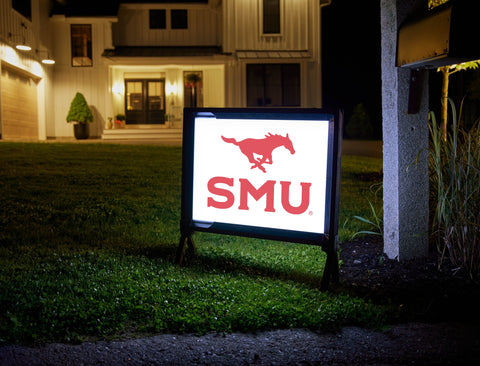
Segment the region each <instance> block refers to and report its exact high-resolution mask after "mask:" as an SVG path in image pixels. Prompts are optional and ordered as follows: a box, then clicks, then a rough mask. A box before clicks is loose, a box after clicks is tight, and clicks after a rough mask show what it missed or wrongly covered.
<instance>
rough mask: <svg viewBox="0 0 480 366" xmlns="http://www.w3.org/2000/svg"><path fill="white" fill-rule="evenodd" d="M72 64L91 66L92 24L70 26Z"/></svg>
mask: <svg viewBox="0 0 480 366" xmlns="http://www.w3.org/2000/svg"><path fill="white" fill-rule="evenodd" d="M71 35H72V39H71V47H72V66H80V67H81V66H92V65H93V61H92V25H91V24H72V26H71Z"/></svg>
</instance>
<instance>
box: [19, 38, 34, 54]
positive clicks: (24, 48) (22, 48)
mask: <svg viewBox="0 0 480 366" xmlns="http://www.w3.org/2000/svg"><path fill="white" fill-rule="evenodd" d="M15 48H16V49H17V50H20V51H31V50H32V47H30V46H29V45H27V44H26V43H25V40H24V41H23V43H19V44H17V45H16V46H15Z"/></svg>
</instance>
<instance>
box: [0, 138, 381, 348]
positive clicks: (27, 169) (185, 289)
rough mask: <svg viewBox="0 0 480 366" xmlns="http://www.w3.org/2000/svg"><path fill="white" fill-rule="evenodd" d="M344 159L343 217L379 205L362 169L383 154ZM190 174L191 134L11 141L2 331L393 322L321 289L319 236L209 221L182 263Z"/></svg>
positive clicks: (99, 334)
mask: <svg viewBox="0 0 480 366" xmlns="http://www.w3.org/2000/svg"><path fill="white" fill-rule="evenodd" d="M343 166H344V168H343V170H342V176H343V177H344V178H345V185H344V182H342V194H343V195H344V196H343V197H345V198H346V201H343V198H342V201H341V211H342V212H341V220H344V219H345V218H346V217H351V211H350V210H354V212H356V213H359V212H360V213H362V214H366V213H367V212H368V207H366V206H365V205H364V198H363V196H364V193H365V192H368V190H369V188H368V186H369V185H370V184H371V182H370V181H369V182H365V181H362V180H359V179H357V178H356V177H357V174H370V173H371V172H372V171H377V170H378V167H379V166H381V161H379V160H378V159H368V158H365V159H364V158H359V157H348V156H347V157H344V158H343ZM52 182H55V183H54V184H52ZM180 185H181V148H180V147H168V146H165V147H161V146H148V145H138V146H133V145H113V144H94V143H89V144H62V143H50V144H45V143H37V144H35V143H9V142H4V143H2V144H0V187H1V188H2V205H0V223H1V227H2V230H1V231H0V342H41V341H68V342H77V341H83V340H95V339H99V338H100V339H105V338H118V337H126V336H138V335H139V334H140V335H141V334H151V333H158V332H199V333H203V332H208V331H219V332H230V331H236V330H237V331H256V330H260V329H269V328H270V329H271V328H289V327H310V328H317V329H334V328H338V327H340V326H342V325H348V324H350V325H364V326H377V325H379V324H382V322H383V321H384V317H385V315H386V313H385V309H383V308H380V307H377V306H374V305H372V304H371V303H368V302H366V301H364V300H362V299H359V298H353V297H350V296H347V295H344V294H329V293H322V292H320V291H319V290H318V287H319V284H320V280H321V276H322V273H323V267H324V265H325V255H324V253H323V252H322V251H321V249H320V248H319V247H316V246H307V245H302V244H292V243H281V242H273V241H267V240H258V239H249V238H239V237H232V236H226V235H212V234H207V233H197V234H196V235H195V236H194V240H195V244H196V246H197V249H198V256H197V257H196V258H188V262H187V264H188V266H187V267H183V268H180V267H178V266H177V265H176V264H175V262H174V258H175V251H176V246H177V244H178V240H179V222H180V188H181V187H180ZM362 205H363V206H362ZM362 207H363V208H362ZM352 224H353V221H352ZM356 230H358V226H356V225H350V223H349V224H348V225H345V226H344V228H343V231H342V232H341V235H342V236H343V238H348V236H349V235H350V233H351V232H352V231H356Z"/></svg>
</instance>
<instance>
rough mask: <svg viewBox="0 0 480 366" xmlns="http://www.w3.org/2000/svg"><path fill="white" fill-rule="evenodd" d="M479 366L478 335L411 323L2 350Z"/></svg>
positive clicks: (16, 359) (41, 355)
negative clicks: (331, 330) (379, 328)
mask: <svg viewBox="0 0 480 366" xmlns="http://www.w3.org/2000/svg"><path fill="white" fill-rule="evenodd" d="M411 364H413V365H479V364H480V332H479V331H478V328H477V327H475V326H472V325H465V324H458V323H442V324H434V325H432V324H423V323H409V324H402V325H396V326H392V327H391V328H389V329H388V330H385V331H383V332H379V331H372V330H366V329H362V328H357V327H346V328H343V329H342V331H341V332H338V333H325V332H314V331H309V330H305V329H293V330H275V331H271V332H261V333H257V334H241V333H233V334H227V335H220V334H216V333H211V334H207V335H203V336H197V335H157V336H153V337H149V338H142V339H132V340H126V341H119V342H103V341H102V342H95V343H90V342H85V343H82V344H80V345H66V344H48V345H45V346H42V347H35V348H30V347H23V346H6V347H2V348H0V365H2V366H4V365H28V366H34V365H112V366H113V365H229V366H233V365H349V366H352V365H411Z"/></svg>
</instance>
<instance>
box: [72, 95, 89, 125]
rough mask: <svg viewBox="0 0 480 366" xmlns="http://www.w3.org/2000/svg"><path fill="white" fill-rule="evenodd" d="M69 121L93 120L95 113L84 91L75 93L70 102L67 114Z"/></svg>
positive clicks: (83, 121) (85, 121) (82, 121)
mask: <svg viewBox="0 0 480 366" xmlns="http://www.w3.org/2000/svg"><path fill="white" fill-rule="evenodd" d="M67 122H78V123H91V122H93V114H92V111H91V110H90V107H89V106H88V104H87V101H86V100H85V97H84V96H83V94H82V93H78V92H77V94H75V97H74V98H73V100H72V103H71V104H70V109H69V111H68V115H67Z"/></svg>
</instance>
